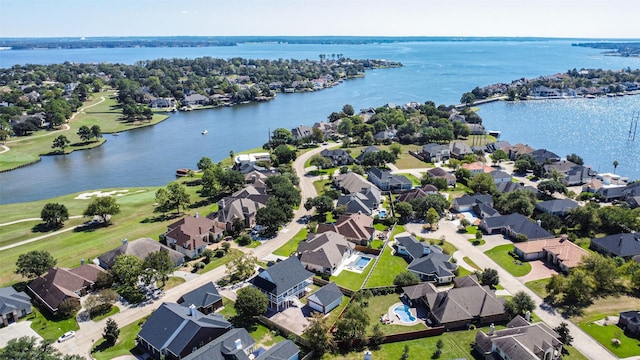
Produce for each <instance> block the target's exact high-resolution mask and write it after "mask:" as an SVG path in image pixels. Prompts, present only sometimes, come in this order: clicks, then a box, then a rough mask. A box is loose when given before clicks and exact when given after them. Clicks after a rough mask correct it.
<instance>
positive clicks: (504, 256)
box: [485, 244, 531, 277]
mask: <svg viewBox="0 0 640 360" xmlns="http://www.w3.org/2000/svg"><path fill="white" fill-rule="evenodd" d="M512 250H513V245H511V244H505V245H500V246H496V247H494V248H493V249H491V250H488V251H485V254H486V255H487V256H488V257H490V258H491V259H493V261H495V262H496V263H497V264H498V265H500V266H501V267H502V268H503V269H505V270H507V271H508V272H509V273H510V274H511V275H513V276H515V277H519V276H525V275H527V274H528V273H529V271H531V264H529V263H528V262H523V261H520V260H519V259H515V258H513V257H512V256H511V255H509V251H512Z"/></svg>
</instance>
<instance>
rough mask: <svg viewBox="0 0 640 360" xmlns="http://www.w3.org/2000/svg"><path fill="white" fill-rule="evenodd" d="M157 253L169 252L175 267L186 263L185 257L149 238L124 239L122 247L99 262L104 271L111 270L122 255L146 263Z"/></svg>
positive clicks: (102, 257) (101, 258)
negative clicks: (152, 254)
mask: <svg viewBox="0 0 640 360" xmlns="http://www.w3.org/2000/svg"><path fill="white" fill-rule="evenodd" d="M157 251H165V252H167V253H168V254H169V258H170V259H171V261H172V262H173V264H174V265H175V266H180V265H182V264H183V263H184V255H183V254H182V253H180V252H178V251H176V250H173V249H172V248H170V247H168V246H165V245H163V244H161V243H160V242H158V241H156V240H153V239H149V238H140V239H137V240H134V241H129V240H127V239H124V240H122V245H120V246H118V247H117V248H115V249H113V250H111V251H108V252H106V253H104V254H102V255H100V256H98V261H99V264H100V266H101V267H103V268H104V269H111V267H112V266H113V264H115V262H116V258H117V257H118V256H120V255H133V256H135V257H137V258H138V259H140V260H143V261H144V259H146V258H147V256H149V254H151V253H152V252H157Z"/></svg>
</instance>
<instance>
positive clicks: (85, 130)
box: [78, 125, 93, 142]
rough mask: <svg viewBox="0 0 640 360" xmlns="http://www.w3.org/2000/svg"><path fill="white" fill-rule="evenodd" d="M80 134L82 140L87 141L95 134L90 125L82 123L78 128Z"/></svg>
mask: <svg viewBox="0 0 640 360" xmlns="http://www.w3.org/2000/svg"><path fill="white" fill-rule="evenodd" d="M78 136H79V137H80V140H82V141H84V142H87V141H89V140H90V139H91V138H92V137H93V134H92V133H91V129H89V127H88V126H86V125H82V126H80V128H79V129H78Z"/></svg>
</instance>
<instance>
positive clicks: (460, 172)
mask: <svg viewBox="0 0 640 360" xmlns="http://www.w3.org/2000/svg"><path fill="white" fill-rule="evenodd" d="M454 160H455V159H454ZM449 162H451V160H449ZM453 174H454V175H455V176H456V181H457V182H459V183H462V184H464V185H467V184H468V183H469V179H471V171H469V169H464V168H458V169H456V171H454V172H453Z"/></svg>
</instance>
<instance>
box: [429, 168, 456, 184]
mask: <svg viewBox="0 0 640 360" xmlns="http://www.w3.org/2000/svg"><path fill="white" fill-rule="evenodd" d="M427 175H429V176H430V177H432V178H436V179H445V180H447V184H448V185H449V186H454V185H455V184H456V177H455V175H453V174H451V173H450V172H448V171H446V170H445V169H443V168H439V167H436V168H433V169H429V170H427Z"/></svg>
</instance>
